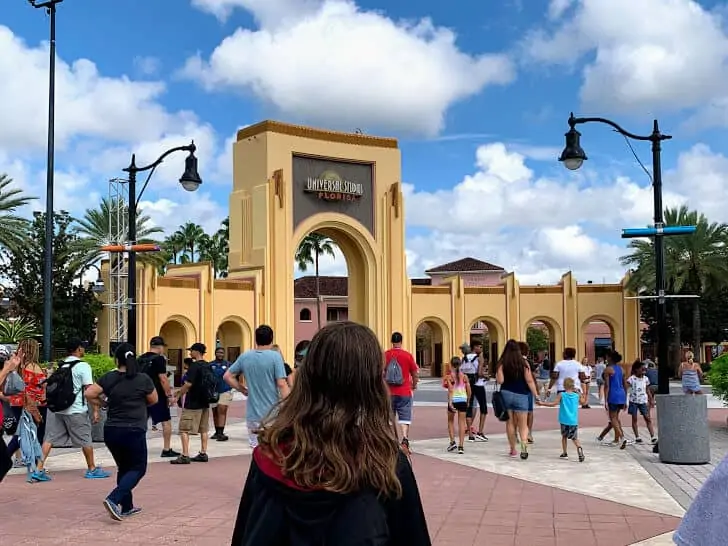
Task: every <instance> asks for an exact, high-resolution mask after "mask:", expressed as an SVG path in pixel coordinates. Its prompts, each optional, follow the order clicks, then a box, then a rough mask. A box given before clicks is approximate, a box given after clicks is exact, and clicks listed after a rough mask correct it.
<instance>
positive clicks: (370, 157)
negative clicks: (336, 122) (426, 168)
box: [229, 121, 415, 358]
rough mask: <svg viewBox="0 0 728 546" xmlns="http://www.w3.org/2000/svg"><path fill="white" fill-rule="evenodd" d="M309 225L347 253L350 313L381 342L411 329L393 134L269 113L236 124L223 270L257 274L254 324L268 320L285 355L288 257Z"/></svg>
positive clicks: (289, 332) (289, 321)
mask: <svg viewBox="0 0 728 546" xmlns="http://www.w3.org/2000/svg"><path fill="white" fill-rule="evenodd" d="M312 231H318V232H321V233H323V234H325V235H327V236H329V237H332V238H333V239H335V240H336V242H337V244H338V245H339V247H340V248H341V250H342V252H343V253H344V255H345V257H346V259H347V266H348V271H349V315H350V318H351V319H352V320H356V321H358V322H362V323H364V324H366V325H368V326H369V327H370V328H372V329H373V330H374V332H375V333H376V334H377V336H378V337H379V339H380V341H381V342H382V343H383V344H385V345H386V344H388V342H389V336H390V334H391V332H392V331H394V330H398V331H401V332H409V331H410V329H411V321H410V305H409V299H410V293H409V282H408V279H407V272H406V259H405V241H404V233H405V232H404V207H403V200H402V189H401V183H400V152H399V149H398V144H397V141H396V140H394V139H389V138H379V137H372V136H367V135H360V134H349V133H338V132H332V131H323V130H318V129H312V128H309V127H300V126H294V125H287V124H283V123H278V122H273V121H265V122H262V123H258V124H256V125H253V126H250V127H247V128H245V129H242V130H240V131H239V132H238V135H237V142H236V143H235V144H234V145H233V191H232V193H231V195H230V254H229V267H230V276H231V277H233V278H251V279H253V280H254V281H255V289H256V316H255V323H256V325H257V324H262V323H266V324H270V325H271V326H272V327H273V329H274V331H275V335H276V342H277V343H278V344H279V345H280V346H281V349H282V350H283V352H284V354H285V355H286V356H287V357H288V358H291V357H292V352H293V342H294V312H293V300H294V294H293V275H294V265H293V256H294V254H295V251H296V248H297V246H298V244H299V242H300V241H301V240H302V239H303V238H304V237H305V236H306V235H308V234H309V233H311V232H312ZM407 337H409V336H405V342H406V344H407V345H408V348H409V349H410V350H414V343H415V340H414V339H407Z"/></svg>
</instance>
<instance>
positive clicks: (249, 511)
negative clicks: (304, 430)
mask: <svg viewBox="0 0 728 546" xmlns="http://www.w3.org/2000/svg"><path fill="white" fill-rule="evenodd" d="M259 463H260V464H259ZM397 475H398V476H399V479H400V482H401V484H402V492H403V494H402V498H400V499H382V500H379V499H377V495H376V493H374V492H372V491H361V492H357V493H352V494H348V495H342V494H338V493H332V492H329V491H307V490H303V489H300V488H297V487H296V486H295V484H293V483H291V482H290V481H289V480H287V479H286V478H285V477H283V475H282V473H281V472H280V469H279V468H278V467H277V466H275V464H274V463H273V462H272V461H270V459H268V458H267V457H266V456H265V455H263V454H262V452H261V451H260V449H259V448H258V449H256V450H255V451H254V452H253V460H252V462H251V463H250V470H249V471H248V479H247V480H246V482H245V488H244V489H243V497H242V499H241V500H240V508H239V509H238V517H237V520H236V522H235V530H234V532H233V539H232V546H431V544H432V542H431V540H430V536H429V534H428V531H427V522H426V521H425V513H424V511H423V509H422V501H421V500H420V493H419V491H418V489H417V482H416V481H415V477H414V474H413V473H412V467H411V466H410V464H409V461H408V460H407V458H406V457H405V456H404V454H400V458H399V461H398V467H397Z"/></svg>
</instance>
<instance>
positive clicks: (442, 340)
mask: <svg viewBox="0 0 728 546" xmlns="http://www.w3.org/2000/svg"><path fill="white" fill-rule="evenodd" d="M423 325H427V327H428V328H429V329H430V331H431V332H432V338H431V339H430V341H429V343H428V345H429V347H422V348H420V347H418V341H417V339H415V343H414V347H415V352H416V358H417V364H418V365H419V366H420V367H422V366H425V367H426V366H429V367H430V374H431V375H432V376H433V377H436V376H440V375H442V372H443V370H444V369H445V368H446V364H447V362H449V360H450V357H451V356H452V354H453V352H452V347H450V329H449V328H448V326H447V324H445V321H443V320H442V319H441V318H438V317H435V316H428V317H425V318H423V319H421V320H420V321H419V322H418V323H417V325H416V326H415V337H417V333H418V331H419V329H420V327H421V326H423Z"/></svg>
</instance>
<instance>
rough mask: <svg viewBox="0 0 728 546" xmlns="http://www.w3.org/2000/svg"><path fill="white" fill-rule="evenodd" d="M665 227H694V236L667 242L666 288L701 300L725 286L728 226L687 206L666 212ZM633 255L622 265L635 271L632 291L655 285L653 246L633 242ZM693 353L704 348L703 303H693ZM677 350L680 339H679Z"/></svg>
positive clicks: (675, 315)
mask: <svg viewBox="0 0 728 546" xmlns="http://www.w3.org/2000/svg"><path fill="white" fill-rule="evenodd" d="M665 225H667V226H695V227H696V230H695V233H693V234H692V235H684V236H673V237H667V238H665V275H666V279H667V283H666V284H667V288H668V290H669V291H670V292H672V293H674V294H680V293H683V292H687V293H690V294H696V295H699V296H700V297H705V296H706V295H710V294H712V293H714V292H716V291H717V290H719V289H720V288H721V287H722V286H724V285H725V279H726V277H727V276H728V225H726V224H722V223H716V222H709V221H708V219H707V218H706V217H705V215H703V214H699V213H698V212H697V211H691V210H688V208H687V207H686V206H681V207H679V208H672V209H666V210H665ZM630 248H632V249H633V252H632V253H631V254H629V255H627V256H623V257H622V259H621V261H622V264H623V265H628V266H633V267H635V266H636V267H635V269H636V270H635V272H634V274H633V275H632V278H631V279H630V286H629V287H630V288H632V289H639V288H641V287H645V286H654V284H655V266H654V262H655V259H654V256H655V254H654V242H653V241H652V240H651V241H632V242H631V243H630ZM672 311H673V322H674V323H675V329H676V337H677V336H679V335H680V326H679V323H680V316H679V309H678V306H677V301H676V300H673V304H672ZM692 323H693V328H692V329H693V351H695V352H696V354H697V353H698V352H700V348H701V335H700V328H701V324H700V323H701V316H700V302H699V300H698V299H697V298H696V299H695V300H693V302H692ZM676 341H677V346H678V347H679V346H680V338H679V337H677V340H676Z"/></svg>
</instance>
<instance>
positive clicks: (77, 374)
mask: <svg viewBox="0 0 728 546" xmlns="http://www.w3.org/2000/svg"><path fill="white" fill-rule="evenodd" d="M66 351H67V353H68V356H67V357H66V358H65V359H64V360H63V361H62V362H59V363H58V369H57V370H56V371H55V372H53V374H52V375H51V376H50V377H49V378H48V380H47V381H46V403H47V405H48V411H50V412H52V413H53V418H52V419H50V420H49V423H48V426H47V429H46V440H45V442H43V465H42V467H43V468H45V463H46V460H47V459H48V455H50V453H51V449H52V448H53V446H66V445H68V444H71V445H72V446H73V447H80V448H81V451H82V452H83V456H84V458H85V459H86V466H87V467H88V469H87V470H86V474H85V475H84V477H85V478H87V479H100V478H108V477H109V476H110V475H111V474H110V473H109V472H106V471H105V470H102V469H101V467H99V466H96V462H95V461H94V447H93V442H92V439H91V420H90V418H89V414H88V406H87V405H86V397H85V396H84V390H85V389H86V387H88V386H89V385H93V383H94V380H93V375H92V373H91V366H89V365H88V363H87V362H84V361H83V360H82V358H83V357H84V355H85V354H86V349H85V344H84V342H83V341H81V340H80V339H76V338H74V339H71V340H69V341H68V343H67V344H66ZM98 419H99V414H98V409H95V410H94V422H97V421H98Z"/></svg>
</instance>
